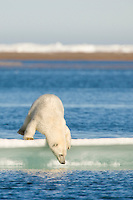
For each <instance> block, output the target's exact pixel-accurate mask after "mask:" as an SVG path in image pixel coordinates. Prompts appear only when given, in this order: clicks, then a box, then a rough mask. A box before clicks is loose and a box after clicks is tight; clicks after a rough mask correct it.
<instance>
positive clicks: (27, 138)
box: [24, 137, 34, 140]
mask: <svg viewBox="0 0 133 200" xmlns="http://www.w3.org/2000/svg"><path fill="white" fill-rule="evenodd" d="M24 140H34V138H29V137H26V138H24Z"/></svg>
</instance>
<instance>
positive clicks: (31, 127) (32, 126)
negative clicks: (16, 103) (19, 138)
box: [24, 119, 36, 140]
mask: <svg viewBox="0 0 133 200" xmlns="http://www.w3.org/2000/svg"><path fill="white" fill-rule="evenodd" d="M35 132H36V120H33V119H32V120H31V121H30V123H29V124H28V126H27V128H26V130H25V132H24V140H33V139H34V138H33V136H34V135H35Z"/></svg>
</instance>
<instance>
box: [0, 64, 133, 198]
mask: <svg viewBox="0 0 133 200" xmlns="http://www.w3.org/2000/svg"><path fill="white" fill-rule="evenodd" d="M13 63H15V61H13ZM13 63H12V65H13ZM17 63H18V61H17ZM17 63H16V64H15V65H14V67H13V66H12V67H10V66H9V67H5V66H4V64H3V66H1V68H0V139H3V141H5V139H8V141H12V139H17V141H21V140H22V136H21V135H19V134H17V131H18V129H19V128H20V126H21V125H22V124H23V122H24V119H25V117H26V115H27V113H28V110H29V108H30V106H31V104H32V103H33V102H34V101H35V100H36V99H37V98H38V97H39V96H40V95H43V94H45V93H51V94H55V95H57V96H58V97H60V99H61V100H62V102H63V105H64V108H65V119H66V122H67V125H68V126H69V128H70V130H71V135H72V139H73V141H74V146H72V148H71V149H70V150H69V151H68V155H67V158H66V164H65V165H61V164H59V163H58V161H57V160H56V158H55V157H54V155H53V154H52V153H51V151H50V150H49V148H48V147H45V148H43V147H23V148H18V147H17V148H9V147H7V148H0V199H133V153H132V152H133V145H132V144H129V143H128V144H127V143H126V142H125V143H124V144H122V145H121V144H119V145H118V144H116V145H106V144H104V141H105V140H104V139H105V138H107V139H108V140H109V141H111V140H112V138H113V141H115V139H117V138H118V139H120V140H121V139H122V138H133V62H98V61H97V62H82V61H74V62H73V61H71V62H68V61H67V62H66V61H62V62H61V61H60V62H59V61H56V62H55V61H45V62H42V61H20V63H21V66H20V65H19V66H18V67H17V66H16V65H17ZM44 138H45V137H44V136H43V135H42V134H40V133H39V132H37V133H36V134H35V137H34V139H36V141H37V140H38V139H41V140H42V139H44ZM78 139H82V140H84V139H87V141H90V139H92V140H94V139H96V142H97V141H98V140H102V145H98V144H96V145H92V146H91V145H90V146H88V145H81V146H80V145H77V146H75V141H77V140H78ZM129 140H130V139H129ZM1 141H2V140H1ZM122 141H126V139H124V140H122ZM4 144H5V143H3V145H4ZM5 145H6V144H5ZM24 163H25V164H24Z"/></svg>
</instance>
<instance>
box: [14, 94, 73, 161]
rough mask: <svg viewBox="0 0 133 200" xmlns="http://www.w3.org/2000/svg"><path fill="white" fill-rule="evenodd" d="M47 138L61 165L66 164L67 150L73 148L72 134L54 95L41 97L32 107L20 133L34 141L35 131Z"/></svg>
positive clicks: (59, 103)
mask: <svg viewBox="0 0 133 200" xmlns="http://www.w3.org/2000/svg"><path fill="white" fill-rule="evenodd" d="M36 130H37V131H39V132H40V133H42V134H44V135H45V136H46V139H47V142H48V145H49V147H50V149H51V150H52V151H53V153H54V154H55V156H56V157H57V159H58V160H59V162H60V163H62V164H64V163H65V156H66V154H67V149H70V146H71V134H70V130H69V128H68V127H67V125H66V121H65V119H64V107H63V104H62V102H61V100H60V99H59V98H58V97H57V96H55V95H53V94H45V95H42V96H40V97H39V98H38V99H37V100H36V101H35V102H34V103H33V104H32V106H31V108H30V110H29V113H28V115H27V117H26V119H25V121H24V124H23V125H22V127H21V128H20V129H19V131H18V133H19V134H21V135H24V139H25V140H26V139H33V136H34V134H35V131H36Z"/></svg>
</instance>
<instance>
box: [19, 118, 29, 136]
mask: <svg viewBox="0 0 133 200" xmlns="http://www.w3.org/2000/svg"><path fill="white" fill-rule="evenodd" d="M29 122H30V117H29V115H27V117H26V118H25V121H24V123H23V125H22V126H21V128H20V129H19V130H18V132H17V133H19V134H20V135H24V132H25V130H26V127H27V125H28V123H29Z"/></svg>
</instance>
